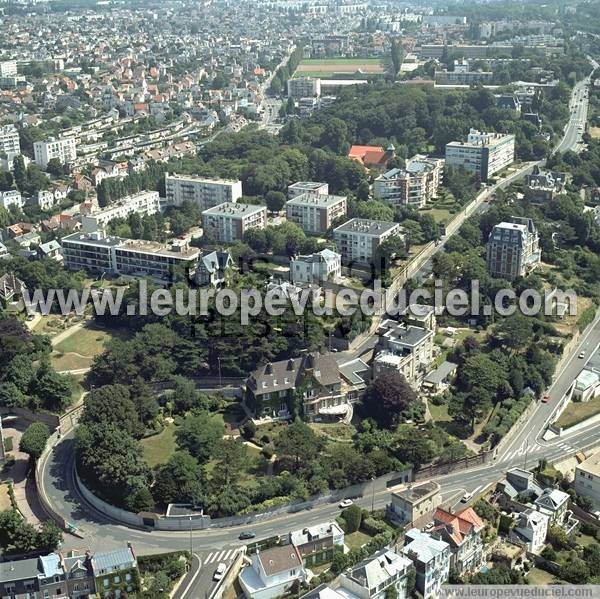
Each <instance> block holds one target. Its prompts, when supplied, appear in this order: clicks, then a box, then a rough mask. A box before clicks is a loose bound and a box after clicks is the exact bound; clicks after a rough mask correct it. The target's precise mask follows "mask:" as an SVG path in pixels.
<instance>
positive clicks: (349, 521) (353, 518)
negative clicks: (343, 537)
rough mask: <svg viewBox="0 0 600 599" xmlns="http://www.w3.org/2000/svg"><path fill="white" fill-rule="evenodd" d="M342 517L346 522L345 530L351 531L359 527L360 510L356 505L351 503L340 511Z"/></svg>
mask: <svg viewBox="0 0 600 599" xmlns="http://www.w3.org/2000/svg"><path fill="white" fill-rule="evenodd" d="M342 517H343V518H344V520H345V522H346V532H347V533H353V532H356V531H357V530H358V529H359V528H360V523H361V519H362V512H361V509H360V507H358V506H357V505H351V506H350V507H348V508H346V509H345V510H344V511H343V512H342Z"/></svg>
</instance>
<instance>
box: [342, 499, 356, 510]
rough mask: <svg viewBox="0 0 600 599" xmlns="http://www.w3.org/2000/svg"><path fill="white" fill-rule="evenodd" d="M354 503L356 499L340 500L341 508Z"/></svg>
mask: <svg viewBox="0 0 600 599" xmlns="http://www.w3.org/2000/svg"><path fill="white" fill-rule="evenodd" d="M353 504H354V501H352V499H344V501H341V502H340V507H341V508H345V507H350V506H351V505H353Z"/></svg>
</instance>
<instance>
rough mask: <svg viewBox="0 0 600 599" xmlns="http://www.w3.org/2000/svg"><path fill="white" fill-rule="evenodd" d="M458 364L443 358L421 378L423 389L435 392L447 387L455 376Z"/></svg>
mask: <svg viewBox="0 0 600 599" xmlns="http://www.w3.org/2000/svg"><path fill="white" fill-rule="evenodd" d="M457 369H458V364H455V363H454V362H448V360H444V361H443V362H442V363H441V364H440V365H439V366H438V367H437V368H436V369H435V370H432V371H431V372H429V373H428V374H427V375H426V376H425V378H424V379H423V389H424V390H425V391H428V392H430V393H433V394H436V393H440V392H442V391H444V390H445V389H447V388H448V387H449V386H450V385H451V384H452V383H453V382H454V380H455V378H456V370H457Z"/></svg>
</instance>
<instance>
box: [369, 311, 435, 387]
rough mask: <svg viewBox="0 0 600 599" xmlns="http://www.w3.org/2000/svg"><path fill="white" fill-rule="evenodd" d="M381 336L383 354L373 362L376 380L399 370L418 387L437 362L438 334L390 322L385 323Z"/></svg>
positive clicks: (385, 321) (393, 321) (380, 327)
mask: <svg viewBox="0 0 600 599" xmlns="http://www.w3.org/2000/svg"><path fill="white" fill-rule="evenodd" d="M377 332H378V334H379V348H380V350H381V351H379V352H378V353H377V355H376V356H375V359H374V361H373V376H377V375H378V374H379V373H380V372H382V371H383V370H396V371H398V372H400V373H401V374H402V375H404V377H405V378H406V380H407V381H408V382H409V383H411V384H412V385H417V384H418V383H419V382H420V380H421V379H422V378H423V376H424V375H425V373H426V372H427V370H428V369H429V365H430V364H431V361H432V360H433V339H434V332H433V331H430V330H429V329H423V328H421V327H415V326H412V325H406V324H404V323H398V322H396V321H395V320H390V319H388V320H384V321H383V322H382V323H381V325H380V326H379V328H378V329H377Z"/></svg>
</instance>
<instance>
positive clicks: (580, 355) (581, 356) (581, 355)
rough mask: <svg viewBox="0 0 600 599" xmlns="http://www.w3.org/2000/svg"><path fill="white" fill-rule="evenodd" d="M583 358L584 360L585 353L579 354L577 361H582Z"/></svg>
mask: <svg viewBox="0 0 600 599" xmlns="http://www.w3.org/2000/svg"><path fill="white" fill-rule="evenodd" d="M583 358H585V352H584V351H582V352H579V359H580V360H583Z"/></svg>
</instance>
